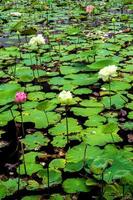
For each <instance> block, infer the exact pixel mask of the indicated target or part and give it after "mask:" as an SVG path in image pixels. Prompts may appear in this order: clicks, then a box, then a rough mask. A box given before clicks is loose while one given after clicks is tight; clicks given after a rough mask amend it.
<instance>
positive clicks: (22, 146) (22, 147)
mask: <svg viewBox="0 0 133 200" xmlns="http://www.w3.org/2000/svg"><path fill="white" fill-rule="evenodd" d="M20 144H21V150H22V158H23V164H24V171H25V175H27V170H26V162H25V156H24V145H23V143H22V142H21V143H20Z"/></svg>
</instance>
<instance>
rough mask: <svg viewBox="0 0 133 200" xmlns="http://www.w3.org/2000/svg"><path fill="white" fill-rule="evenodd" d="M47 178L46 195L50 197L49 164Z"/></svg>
mask: <svg viewBox="0 0 133 200" xmlns="http://www.w3.org/2000/svg"><path fill="white" fill-rule="evenodd" d="M47 178H48V196H49V197H50V179H49V178H50V177H49V165H48V166H47Z"/></svg>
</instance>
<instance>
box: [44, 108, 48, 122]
mask: <svg viewBox="0 0 133 200" xmlns="http://www.w3.org/2000/svg"><path fill="white" fill-rule="evenodd" d="M44 114H45V116H46V120H47V124H48V126H49V120H48V115H47V112H46V110H44Z"/></svg>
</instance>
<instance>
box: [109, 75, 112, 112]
mask: <svg viewBox="0 0 133 200" xmlns="http://www.w3.org/2000/svg"><path fill="white" fill-rule="evenodd" d="M111 105H112V101H111V78H110V77H109V106H110V109H111Z"/></svg>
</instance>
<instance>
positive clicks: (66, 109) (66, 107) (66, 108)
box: [65, 106, 69, 144]
mask: <svg viewBox="0 0 133 200" xmlns="http://www.w3.org/2000/svg"><path fill="white" fill-rule="evenodd" d="M65 111H66V136H67V144H68V143H69V130H68V106H65Z"/></svg>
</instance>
